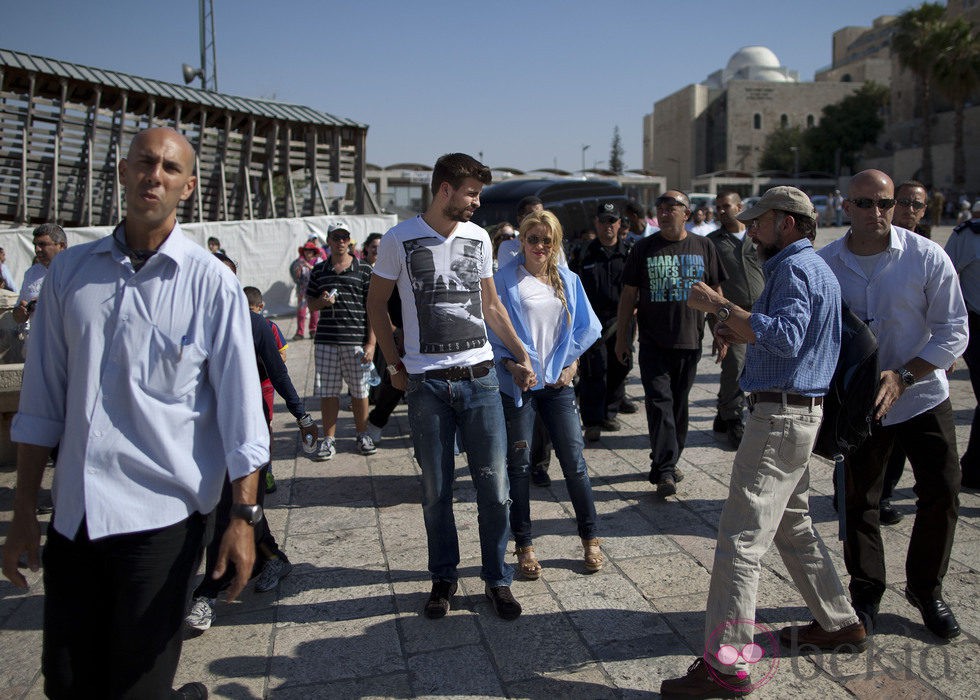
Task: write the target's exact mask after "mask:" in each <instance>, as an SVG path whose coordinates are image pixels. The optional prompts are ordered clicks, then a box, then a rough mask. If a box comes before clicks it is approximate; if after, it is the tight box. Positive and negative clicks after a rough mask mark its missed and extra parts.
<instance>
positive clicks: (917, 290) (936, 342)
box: [820, 226, 968, 425]
mask: <svg viewBox="0 0 980 700" xmlns="http://www.w3.org/2000/svg"><path fill="white" fill-rule="evenodd" d="M850 235H851V232H850V231H848V233H847V234H846V235H844V236H842V237H841V238H838V239H837V240H836V241H834V242H833V243H830V244H829V245H827V246H826V247H824V248H822V249H821V250H820V256H821V257H822V258H823V259H824V260H826V261H827V264H828V265H830V269H831V270H833V271H834V274H835V275H837V279H838V280H839V281H840V287H841V294H842V295H843V297H844V302H845V303H846V304H847V305H848V306H849V307H850V309H851V311H853V312H854V313H855V314H857V316H858V317H859V318H861V319H863V320H865V321H867V322H868V326H869V327H870V328H871V331H872V332H873V333H874V334H875V337H877V338H878V363H879V364H880V366H881V369H882V370H886V369H898V368H899V367H902V366H904V365H905V363H906V362H909V361H910V360H913V359H914V358H916V357H921V358H922V359H923V360H926V361H927V362H930V363H932V364H933V365H935V366H936V367H937V368H939V369H935V370H933V371H932V372H930V373H929V374H927V375H925V376H924V377H920V378H919V380H918V381H917V382H916V383H915V384H913V385H912V386H910V387H909V388H908V389H906V390H905V391H904V392H902V395H901V396H899V397H898V399H897V400H896V401H895V403H894V404H892V407H891V409H890V410H889V411H888V415H887V416H885V417H884V418H883V419H882V421H881V422H882V424H883V425H895V424H896V423H902V422H904V421H907V420H908V419H909V418H914V417H915V416H917V415H919V414H920V413H923V412H924V411H928V410H929V409H931V408H934V407H936V406H938V405H939V404H940V403H942V402H943V401H945V400H946V399H947V398H949V380H948V379H947V378H946V368H947V367H949V366H950V365H951V364H953V361H954V360H956V358H957V357H959V356H960V355H961V354H962V353H963V351H964V350H965V349H966V344H967V337H968V333H967V315H966V305H965V304H964V303H963V295H962V294H961V292H960V285H959V284H958V283H957V278H956V270H955V269H954V268H953V263H952V262H950V259H949V257H948V256H947V255H946V253H944V252H943V249H942V248H941V247H939V245H938V244H937V243H935V242H934V241H930V240H929V239H928V238H924V237H922V236H920V235H918V234H915V233H912V232H911V231H909V230H907V229H904V228H900V227H898V226H892V227H891V234H890V236H889V240H888V247H887V248H885V251H884V253H883V254H882V256H881V258H880V259H879V262H878V264H877V267H876V268H875V269H874V271H873V272H872V274H871V276H870V277H869V276H868V275H867V273H865V271H864V269H863V268H862V266H861V264H860V263H859V262H858V259H857V257H858V256H856V255H854V253H852V252H851V251H850V250H849V249H848V247H847V237H848V236H850Z"/></svg>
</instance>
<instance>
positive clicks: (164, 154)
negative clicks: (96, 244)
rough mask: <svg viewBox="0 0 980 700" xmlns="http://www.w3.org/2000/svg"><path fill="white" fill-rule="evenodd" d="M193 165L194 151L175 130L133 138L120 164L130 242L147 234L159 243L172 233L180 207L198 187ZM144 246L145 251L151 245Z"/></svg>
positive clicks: (162, 129) (153, 131)
mask: <svg viewBox="0 0 980 700" xmlns="http://www.w3.org/2000/svg"><path fill="white" fill-rule="evenodd" d="M194 162H195V154H194V148H193V147H192V146H191V144H190V143H189V142H188V141H187V139H186V138H184V136H183V135H182V134H180V133H178V132H177V131H175V130H174V129H171V128H168V127H154V128H152V129H145V130H144V131H141V132H140V133H138V134H136V136H135V137H133V141H132V143H130V144H129V152H128V153H127V155H126V157H125V158H124V159H122V160H121V161H120V162H119V181H120V182H121V183H122V185H123V187H124V188H125V190H126V235H127V238H128V237H129V236H130V235H131V234H132V235H134V236H139V235H140V233H141V232H148V233H151V234H152V237H153V240H155V241H157V243H159V242H160V241H162V240H163V238H164V237H165V236H166V234H168V233H169V232H170V231H171V229H173V226H174V223H175V222H176V220H177V207H178V206H179V205H180V203H181V202H183V201H186V200H187V199H188V198H190V196H191V193H192V192H193V191H194V187H195V186H196V185H197V177H195V175H194ZM144 243H145V245H144V246H143V247H147V245H151V243H146V242H145V241H144ZM130 244H131V245H132V244H133V243H132V241H130Z"/></svg>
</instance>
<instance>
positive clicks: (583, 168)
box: [582, 144, 589, 172]
mask: <svg viewBox="0 0 980 700" xmlns="http://www.w3.org/2000/svg"><path fill="white" fill-rule="evenodd" d="M587 150H589V146H586V145H585V144H582V172H585V152H586V151H587Z"/></svg>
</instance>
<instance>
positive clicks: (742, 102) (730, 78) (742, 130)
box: [643, 46, 862, 189]
mask: <svg viewBox="0 0 980 700" xmlns="http://www.w3.org/2000/svg"><path fill="white" fill-rule="evenodd" d="M861 85H862V83H860V82H853V81H852V82H800V81H799V76H798V74H797V73H796V71H792V70H789V69H788V68H786V67H784V66H782V65H781V64H780V62H779V59H778V58H777V57H776V55H775V54H774V53H773V52H772V51H770V50H769V49H767V48H766V47H764V46H747V47H744V48H742V49H739V50H738V51H736V52H735V54H733V55H732V57H731V59H729V61H728V63H727V65H726V66H725V68H723V69H720V70H718V71H715V72H714V73H712V74H711V75H709V76H708V77H707V78H706V79H705V80H704V81H703V82H701V83H696V84H693V85H688V86H687V87H684V88H681V89H680V90H678V91H677V92H675V93H673V94H672V95H668V96H667V97H665V98H663V99H662V100H659V101H657V102H656V103H655V104H654V109H653V113H652V114H649V115H647V116H646V117H645V118H644V154H643V165H644V169H646V170H651V171H655V172H658V173H661V174H663V175H665V176H666V177H667V181H668V184H669V185H670V186H672V187H680V188H682V189H689V188H690V183H691V180H692V179H693V178H695V177H696V176H698V175H703V174H705V173H711V172H717V171H740V172H745V173H752V172H755V171H757V170H758V169H759V160H760V158H761V157H762V153H763V150H764V148H765V143H766V138H767V137H768V136H769V134H771V133H772V132H773V131H775V130H776V129H777V128H779V127H791V126H799V127H801V128H806V127H808V126H813V125H814V124H816V123H817V122H818V121H819V119H820V113H821V110H822V109H823V107H824V106H826V105H828V104H833V103H835V102H839V101H840V100H842V99H843V98H844V97H846V96H847V95H849V94H851V93H852V92H854V91H855V90H857V89H858V88H860V87H861Z"/></svg>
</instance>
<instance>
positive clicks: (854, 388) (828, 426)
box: [813, 304, 881, 461]
mask: <svg viewBox="0 0 980 700" xmlns="http://www.w3.org/2000/svg"><path fill="white" fill-rule="evenodd" d="M880 374H881V373H880V370H879V367H878V340H877V338H875V336H874V333H872V332H871V329H870V328H868V325H867V324H866V323H865V322H864V321H862V320H861V319H859V318H858V317H857V316H856V315H855V314H854V313H853V312H852V311H851V310H850V309H849V308H847V305H846V304H845V305H843V308H842V310H841V345H840V355H838V357H837V368H836V369H835V370H834V377H833V379H832V380H831V382H830V391H828V392H827V396H826V397H825V398H824V405H823V422H822V423H821V424H820V431H819V432H818V433H817V440H816V442H815V443H814V445H813V453H814V454H817V455H820V456H821V457H826V458H827V459H829V460H831V461H837V459H838V457H841V458H843V457H846V456H848V455H849V454H851V453H852V452H854V451H855V450H856V449H857V448H858V447H860V446H861V444H862V443H863V442H864V441H865V440H866V439H867V437H868V436H869V435H870V434H871V428H872V422H873V420H874V405H875V397H876V396H877V395H878V383H879V380H880Z"/></svg>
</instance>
